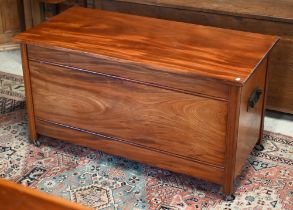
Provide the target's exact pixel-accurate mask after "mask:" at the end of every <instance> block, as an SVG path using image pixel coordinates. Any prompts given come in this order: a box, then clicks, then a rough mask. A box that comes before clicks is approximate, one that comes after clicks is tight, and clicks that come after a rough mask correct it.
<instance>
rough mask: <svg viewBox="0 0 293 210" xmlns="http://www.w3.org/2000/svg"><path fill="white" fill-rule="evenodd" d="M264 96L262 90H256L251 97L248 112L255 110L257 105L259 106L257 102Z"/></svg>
mask: <svg viewBox="0 0 293 210" xmlns="http://www.w3.org/2000/svg"><path fill="white" fill-rule="evenodd" d="M261 94H262V90H261V89H260V88H256V89H255V90H254V91H253V92H252V94H251V96H250V97H249V99H248V104H247V111H249V110H250V109H253V108H254V107H255V105H256V104H257V102H258V101H259V99H260V96H261Z"/></svg>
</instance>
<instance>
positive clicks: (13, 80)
mask: <svg viewBox="0 0 293 210" xmlns="http://www.w3.org/2000/svg"><path fill="white" fill-rule="evenodd" d="M24 100H25V97H24V86H23V79H22V76H17V75H13V74H9V73H4V72H1V71H0V115H1V114H5V113H8V112H12V111H15V110H18V109H23V108H24V106H25V102H24Z"/></svg>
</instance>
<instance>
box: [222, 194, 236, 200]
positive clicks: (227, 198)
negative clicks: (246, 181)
mask: <svg viewBox="0 0 293 210" xmlns="http://www.w3.org/2000/svg"><path fill="white" fill-rule="evenodd" d="M224 200H225V201H234V200H235V195H226V196H225V198H224Z"/></svg>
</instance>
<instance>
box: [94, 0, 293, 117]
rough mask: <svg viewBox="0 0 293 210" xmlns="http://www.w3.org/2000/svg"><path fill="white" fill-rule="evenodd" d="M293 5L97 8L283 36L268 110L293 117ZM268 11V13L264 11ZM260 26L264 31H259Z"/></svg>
mask: <svg viewBox="0 0 293 210" xmlns="http://www.w3.org/2000/svg"><path fill="white" fill-rule="evenodd" d="M292 4H293V1H291V0H282V1H278V2H276V1H273V0H263V1H254V0H249V1H244V0H237V1H234V0H233V1H232V0H222V1H217V0H210V1H206V0H193V1H178V0H164V1H159V0H146V1H142V0H113V1H107V0H99V3H97V4H96V7H97V8H100V9H104V10H110V11H118V12H124V13H130V14H136V15H143V16H149V17H156V18H161V19H168V20H176V21H182V22H188V23H194V24H200V25H208V26H214V27H220V28H227V29H233V30H241V31H249V32H254V33H262V34H270V35H278V36H281V37H282V39H281V41H280V43H279V44H278V45H277V46H276V48H275V49H274V51H273V56H272V57H271V59H270V62H269V65H268V68H269V75H268V76H269V82H268V94H267V96H268V97H267V98H268V99H267V103H266V108H267V109H271V110H276V111H281V112H286V113H291V114H293V82H292V81H293V63H292V60H293V26H292V24H293V17H292V16H293V15H292V14H293V12H292V10H293V9H292V8H293V5H292ZM263 8H265V9H263ZM260 26H261V27H260Z"/></svg>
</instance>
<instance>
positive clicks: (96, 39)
mask: <svg viewBox="0 0 293 210" xmlns="http://www.w3.org/2000/svg"><path fill="white" fill-rule="evenodd" d="M93 20H99V21H98V22H97V21H93ZM113 34H118V35H117V36H115V35H113ZM16 40H18V41H25V42H26V43H29V44H35V45H40V46H49V47H50V46H51V48H52V46H54V48H65V49H71V50H76V51H81V52H84V53H85V54H89V55H92V56H95V57H104V58H108V59H111V58H115V60H122V61H124V62H131V63H136V64H139V65H142V66H148V67H152V68H155V69H158V70H159V69H161V70H163V71H166V72H177V73H181V74H185V75H197V76H198V75H199V76H205V77H209V78H213V79H217V80H221V81H226V82H229V83H232V84H235V85H240V86H241V85H243V83H244V82H245V81H246V80H247V78H248V77H249V76H250V74H251V73H252V71H251V69H255V68H256V67H257V65H258V64H259V61H260V60H261V59H262V58H263V57H264V56H265V55H266V54H267V53H268V52H269V50H270V49H271V48H272V47H273V45H274V44H275V42H276V41H277V38H276V37H273V36H264V35H260V34H252V33H243V32H238V31H232V30H224V29H217V28H211V27H205V26H199V25H190V24H186V23H178V22H173V21H167V20H159V19H152V18H145V17H139V16H132V15H126V14H119V13H112V12H106V11H101V10H91V9H85V8H78V7H75V8H71V9H68V10H66V11H65V12H64V13H62V14H60V15H58V16H57V17H54V18H52V19H50V20H49V21H47V22H45V23H43V24H41V25H39V26H38V27H36V28H33V29H30V30H29V31H27V32H25V33H21V34H20V35H18V36H17V37H16ZM227 40H229V42H227ZM244 52H245V53H244ZM237 78H239V79H237Z"/></svg>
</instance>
